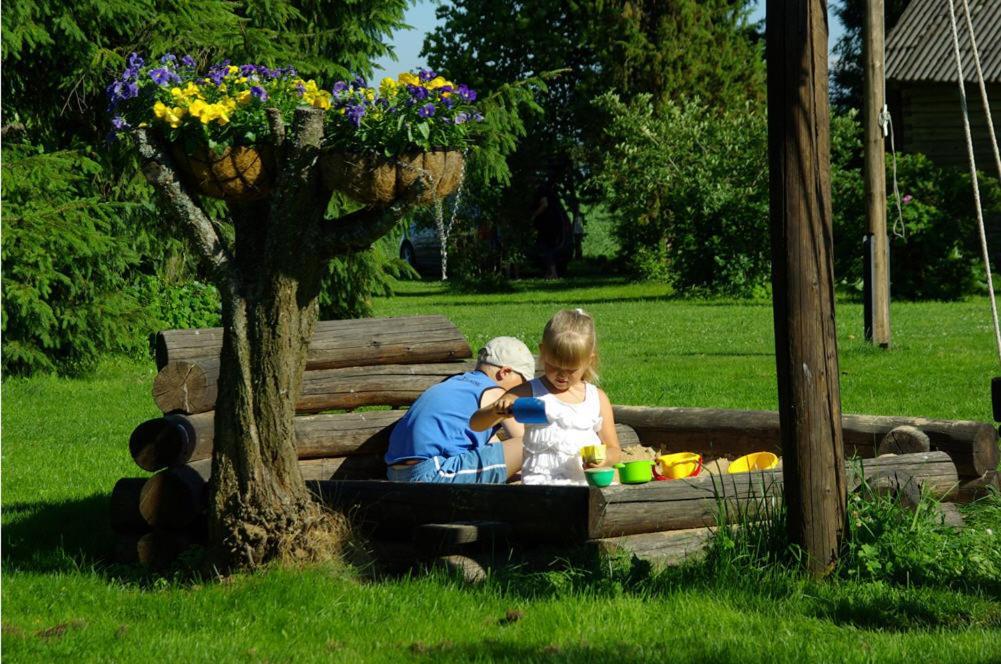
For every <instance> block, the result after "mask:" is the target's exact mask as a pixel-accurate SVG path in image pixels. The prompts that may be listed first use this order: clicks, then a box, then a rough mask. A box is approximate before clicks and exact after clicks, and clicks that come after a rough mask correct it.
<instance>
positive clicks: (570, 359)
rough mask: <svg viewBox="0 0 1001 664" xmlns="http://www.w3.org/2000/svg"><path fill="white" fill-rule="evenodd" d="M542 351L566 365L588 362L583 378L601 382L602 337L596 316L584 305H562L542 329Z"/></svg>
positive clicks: (579, 364)
mask: <svg viewBox="0 0 1001 664" xmlns="http://www.w3.org/2000/svg"><path fill="white" fill-rule="evenodd" d="M540 351H541V352H542V356H543V358H544V359H549V360H551V361H552V362H553V363H555V364H559V365H560V366H563V367H580V366H584V365H586V368H585V369H584V375H583V379H584V380H586V381H587V382H589V383H597V382H598V372H597V367H598V339H597V335H596V333H595V330H594V318H592V317H591V315H590V314H588V313H587V312H585V311H584V310H583V309H562V310H560V311H557V312H556V315H554V316H553V317H552V318H551V319H549V322H548V323H546V329H545V330H543V331H542V344H541V345H540Z"/></svg>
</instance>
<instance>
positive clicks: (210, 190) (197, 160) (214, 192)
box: [171, 143, 275, 201]
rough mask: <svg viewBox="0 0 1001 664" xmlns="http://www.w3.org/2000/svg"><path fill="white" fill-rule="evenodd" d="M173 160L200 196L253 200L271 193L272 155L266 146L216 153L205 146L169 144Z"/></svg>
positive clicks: (273, 168)
mask: <svg viewBox="0 0 1001 664" xmlns="http://www.w3.org/2000/svg"><path fill="white" fill-rule="evenodd" d="M171 150H172V152H173V156H174V161H175V162H176V163H177V167H178V168H179V169H180V171H181V173H183V174H184V175H185V176H186V178H187V179H188V181H189V184H190V185H191V186H193V187H195V188H197V189H198V191H200V192H201V193H203V194H205V195H206V196H211V197H212V198H222V199H224V200H227V201H253V200H257V199H260V198H263V197H265V196H267V195H268V193H269V192H270V191H271V187H272V185H273V184H274V177H275V163H274V152H273V150H272V149H271V146H269V145H258V146H255V147H249V146H244V145H237V146H233V147H227V148H225V150H224V151H223V152H222V153H221V154H219V153H216V152H213V151H212V150H211V149H209V147H208V146H207V145H200V146H198V147H196V148H193V149H185V147H184V146H182V145H180V144H178V143H173V144H171Z"/></svg>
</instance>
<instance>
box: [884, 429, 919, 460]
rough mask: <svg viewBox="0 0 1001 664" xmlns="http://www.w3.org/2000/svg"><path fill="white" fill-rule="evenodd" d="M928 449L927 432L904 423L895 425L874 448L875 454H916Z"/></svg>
mask: <svg viewBox="0 0 1001 664" xmlns="http://www.w3.org/2000/svg"><path fill="white" fill-rule="evenodd" d="M930 449H931V440H930V439H929V438H928V434H926V433H925V432H923V431H922V430H921V429H918V428H917V427H912V426H907V425H905V426H901V427H897V428H895V429H893V430H892V431H890V432H889V433H888V434H886V435H885V436H883V440H882V441H880V443H879V446H878V447H877V448H876V455H877V456H882V455H884V454H916V453H918V452H927V451H929V450H930Z"/></svg>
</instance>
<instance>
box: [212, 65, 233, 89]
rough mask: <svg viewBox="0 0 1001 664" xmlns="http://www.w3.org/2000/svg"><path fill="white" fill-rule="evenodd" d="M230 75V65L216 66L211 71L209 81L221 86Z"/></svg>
mask: <svg viewBox="0 0 1001 664" xmlns="http://www.w3.org/2000/svg"><path fill="white" fill-rule="evenodd" d="M228 74H229V65H216V66H215V67H212V68H211V69H209V80H211V81H212V82H213V83H215V84H216V85H220V84H221V83H222V81H223V79H224V78H226V76H227V75H228Z"/></svg>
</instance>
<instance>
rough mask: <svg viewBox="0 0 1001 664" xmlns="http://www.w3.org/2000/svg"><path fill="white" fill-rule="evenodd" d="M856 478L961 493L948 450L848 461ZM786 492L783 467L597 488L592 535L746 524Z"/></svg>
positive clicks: (765, 512) (767, 510)
mask: <svg viewBox="0 0 1001 664" xmlns="http://www.w3.org/2000/svg"><path fill="white" fill-rule="evenodd" d="M847 472H848V477H849V481H850V482H857V480H852V478H853V477H855V476H857V475H859V474H862V475H864V476H873V477H875V476H888V475H892V474H894V473H900V474H901V476H902V477H903V476H905V475H906V477H909V478H913V479H914V480H915V481H917V482H920V483H921V485H922V486H923V487H924V488H925V489H926V490H927V491H929V492H930V493H931V495H933V496H935V497H938V498H944V497H948V496H950V495H951V494H952V493H953V492H954V491H956V489H957V486H958V483H959V478H958V476H957V474H956V468H955V465H954V464H953V463H952V461H951V459H950V458H949V456H948V455H947V454H945V453H944V452H927V453H924V454H907V455H901V456H886V457H881V458H878V459H863V460H861V461H860V462H850V463H848V464H847ZM782 490H783V473H782V471H781V470H769V471H763V472H753V473H739V474H734V475H707V476H703V477H694V478H689V479H682V480H671V481H666V482H650V483H649V484H643V485H639V486H629V485H616V486H611V487H607V488H604V489H592V490H591V493H590V505H589V515H590V518H589V526H588V528H589V537H590V538H591V539H601V538H605V537H619V536H622V535H633V534H638V533H650V532H658V531H663V530H683V529H687V528H702V527H707V526H714V525H718V524H719V523H731V522H747V521H749V520H754V519H761V518H765V517H767V515H768V514H769V513H771V512H774V511H775V510H777V509H778V506H779V500H781V496H782Z"/></svg>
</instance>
